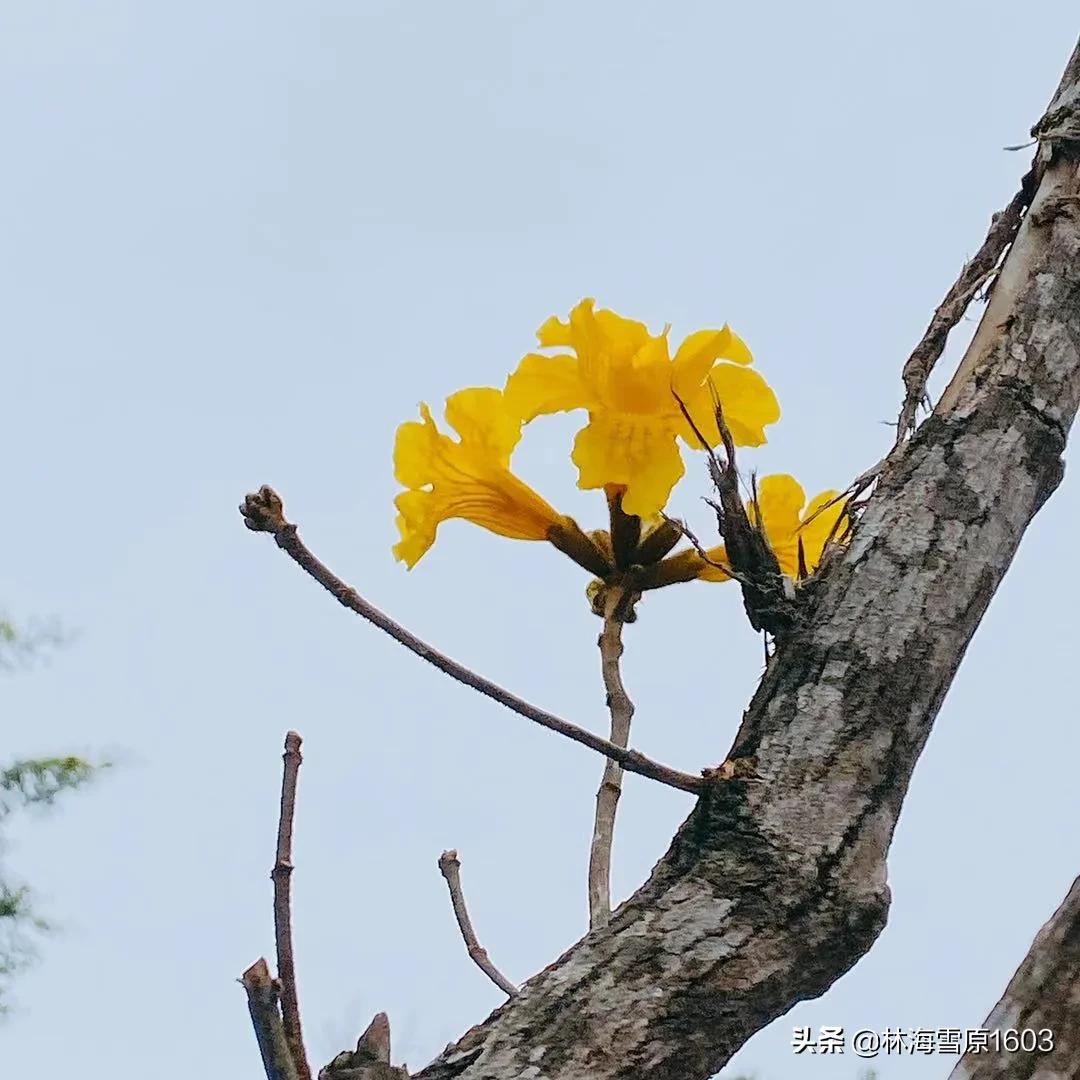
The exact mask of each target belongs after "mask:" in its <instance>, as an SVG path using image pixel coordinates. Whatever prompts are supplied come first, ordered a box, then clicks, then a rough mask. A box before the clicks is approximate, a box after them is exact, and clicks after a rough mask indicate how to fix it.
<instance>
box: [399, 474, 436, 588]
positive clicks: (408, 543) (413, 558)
mask: <svg viewBox="0 0 1080 1080" xmlns="http://www.w3.org/2000/svg"><path fill="white" fill-rule="evenodd" d="M433 502H434V497H433V496H432V494H431V493H430V492H427V491H403V492H402V493H401V494H400V495H398V497H397V498H396V499H394V505H395V506H396V507H397V510H398V516H397V527H398V532H399V533H400V534H401V540H400V541H399V542H398V543H396V544H395V545H394V558H395V559H397V560H398V561H399V562H403V563H404V564H405V565H406V566H407V567H408V568H409V569H410V570H411V569H412V568H413V567H414V566H415V565H416V564H417V563H418V562H419V561H420V560H421V558H423V556H424V555H425V554H426V553H427V550H428V548H430V547H431V545H432V544H433V543H435V530H436V529H437V528H438V525H439V523H438V520H436V519H435V518H434V517H433V515H432V514H431V513H430V511H431V509H432V508H433Z"/></svg>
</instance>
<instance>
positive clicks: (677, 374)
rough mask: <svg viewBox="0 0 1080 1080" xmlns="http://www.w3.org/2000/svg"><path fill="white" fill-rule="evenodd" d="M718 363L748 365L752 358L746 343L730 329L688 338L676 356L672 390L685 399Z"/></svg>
mask: <svg viewBox="0 0 1080 1080" xmlns="http://www.w3.org/2000/svg"><path fill="white" fill-rule="evenodd" d="M717 360H731V361H733V362H734V363H736V364H751V363H753V361H754V357H753V356H752V354H751V352H750V350H749V349H748V348H747V347H746V342H745V341H743V339H742V338H741V337H739V336H738V334H736V333H735V332H734V331H733V330H732V329H731V327H730V326H724V327H723V328H722V329H720V330H698V331H697V332H696V333H693V334H691V335H690V336H689V337H687V338H686V339H685V340H684V341H683V343H682V344H681V345H680V346H679V349H678V351H677V352H676V353H675V359H674V360H673V361H672V373H671V388H672V389H673V390H674V391H675V393H676V394H678V395H679V397H681V398H683V400H685V399H686V398H687V397H688V396H689V395H691V394H692V393H693V392H694V391H695V390H697V389H698V388H699V387H700V386H701V384H702V383H703V382H704V381H705V376H706V375H708V374H709V372H710V371H711V370H712V367H713V364H714V363H715V362H716V361H717Z"/></svg>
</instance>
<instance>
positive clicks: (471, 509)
mask: <svg viewBox="0 0 1080 1080" xmlns="http://www.w3.org/2000/svg"><path fill="white" fill-rule="evenodd" d="M420 415H421V418H422V419H421V420H420V421H419V422H418V421H415V420H414V421H409V422H408V423H404V424H402V425H401V426H400V427H399V428H398V432H397V441H396V443H395V445H394V475H395V476H396V477H397V479H398V482H399V483H400V484H402V485H403V486H404V487H405V488H407V489H408V490H406V491H403V492H402V493H401V494H400V495H398V497H397V498H396V499H395V500H394V505H395V506H396V507H397V510H398V518H397V524H398V530H399V531H400V533H401V541H400V542H399V543H398V544H396V545H395V547H394V555H395V556H396V557H397V558H398V559H400V560H401V561H402V562H404V563H405V564H406V565H407V566H408V567H409V568H410V569H411V568H412V567H413V566H415V565H416V563H417V562H419V560H420V559H421V557H422V556H423V555H424V553H425V552H426V551H427V550H428V548H430V547H431V545H432V544H433V543H434V542H435V533H436V530H437V529H438V527H439V525H440V524H441V523H442V522H444V521H447V520H448V519H450V518H464V519H465V520H466V521H471V522H473V523H474V524H476V525H481V526H483V527H484V528H485V529H490V530H491V531H492V532H494V533H498V534H499V535H500V536H508V537H510V538H512V539H515V540H546V539H548V533H549V530H550V529H551V528H552V527H553V526H556V525H559V524H560V523H562V522H564V521H565V520H566V519H564V518H562V517H561V516H560V515H559V514H558V513H557V512H556V511H555V510H554V509H552V507H551V506H549V505H548V504H547V503H546V502H545V501H544V499H542V498H541V497H540V496H539V495H538V494H537V493H536V492H535V491H533V489H532V488H531V487H529V485H528V484H526V483H525V482H524V481H522V480H519V479H518V478H517V477H516V476H514V474H513V473H512V472H511V471H510V455H511V454H512V453H513V450H514V447H515V446H517V444H518V441H519V440H520V438H521V425H522V421H521V418H520V417H519V416H518V415H517V414H516V413H514V412H511V411H510V410H509V409H508V408H507V406H506V402H505V400H504V398H503V394H502V392H501V391H500V390H496V389H494V388H488V387H483V388H475V389H471V390H459V391H458V392H457V393H456V394H452V395H451V396H450V397H449V398H447V399H446V419H447V422H448V423H449V424H450V426H451V427H452V428H453V429H454V430H455V431H456V432H457V433H458V436H459V438H458V439H456V440H455V439H452V438H450V436H449V435H444V434H442V433H441V432H440V431H439V429H438V428H437V427H436V425H435V421H434V420H433V419H432V418H431V411H430V410H429V409H428V407H427V405H421V406H420Z"/></svg>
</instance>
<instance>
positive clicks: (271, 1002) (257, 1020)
mask: <svg viewBox="0 0 1080 1080" xmlns="http://www.w3.org/2000/svg"><path fill="white" fill-rule="evenodd" d="M240 982H241V984H242V985H243V987H244V990H245V991H246V992H247V999H248V1011H249V1012H250V1013H251V1025H252V1027H254V1029H255V1038H256V1039H257V1040H258V1043H259V1053H260V1054H262V1062H263V1069H264V1070H265V1072H266V1080H300V1077H299V1074H298V1073H297V1071H296V1067H295V1066H294V1065H293V1059H292V1054H291V1053H290V1052H289V1044H288V1042H287V1041H286V1039H285V1028H284V1026H283V1025H282V1023H281V1013H280V1012H279V1011H278V993H277V987H276V986H275V984H274V980H273V979H271V978H270V969H269V968H268V967H267V966H266V961H265V960H263V959H261V958H260V959H258V960H256V961H255V963H254V964H252V965H251V967H249V968H248V969H247V971H245V972H244V974H243V975H241V976H240Z"/></svg>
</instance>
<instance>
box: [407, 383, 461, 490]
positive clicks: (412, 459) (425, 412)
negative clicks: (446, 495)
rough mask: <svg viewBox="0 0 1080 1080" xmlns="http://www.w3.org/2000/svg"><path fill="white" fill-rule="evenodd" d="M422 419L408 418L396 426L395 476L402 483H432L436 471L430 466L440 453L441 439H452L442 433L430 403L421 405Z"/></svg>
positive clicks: (413, 485)
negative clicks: (433, 416)
mask: <svg viewBox="0 0 1080 1080" xmlns="http://www.w3.org/2000/svg"><path fill="white" fill-rule="evenodd" d="M420 415H421V417H422V419H421V420H419V421H417V420H409V421H406V422H405V423H404V424H401V425H400V426H399V427H398V429H397V437H396V438H395V440H394V477H395V478H396V480H397V482H398V483H399V484H401V485H402V486H403V487H409V488H421V487H424V486H425V485H426V484H430V483H432V481H433V480H434V475H433V471H432V467H431V463H432V460H433V458H434V456H435V454H436V453H437V449H438V446H439V440H445V441H446V442H449V441H450V440H449V439H447V438H446V436H445V435H440V434H439V431H438V428H436V427H435V421H434V420H432V419H431V410H430V409H429V408H428V407H427V405H425V404H423V403H421V405H420Z"/></svg>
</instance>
